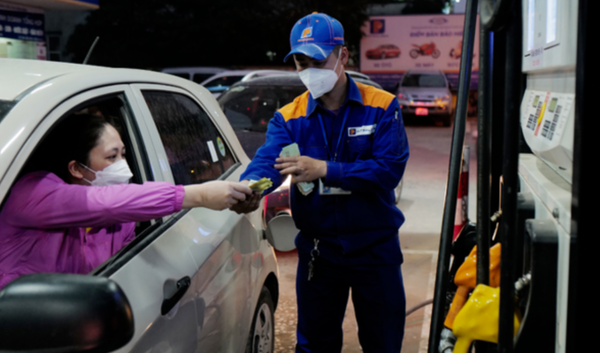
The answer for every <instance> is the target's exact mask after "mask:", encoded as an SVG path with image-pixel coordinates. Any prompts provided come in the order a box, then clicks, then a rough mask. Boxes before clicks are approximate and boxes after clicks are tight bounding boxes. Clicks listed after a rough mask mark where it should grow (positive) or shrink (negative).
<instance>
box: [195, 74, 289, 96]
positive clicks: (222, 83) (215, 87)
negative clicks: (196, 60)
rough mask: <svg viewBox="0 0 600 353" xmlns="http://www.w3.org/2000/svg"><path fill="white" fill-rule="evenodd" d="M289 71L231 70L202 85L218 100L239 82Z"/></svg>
mask: <svg viewBox="0 0 600 353" xmlns="http://www.w3.org/2000/svg"><path fill="white" fill-rule="evenodd" d="M286 73H288V71H283V70H231V71H223V72H220V73H218V74H216V75H214V76H211V77H210V78H208V79H206V80H205V81H203V82H201V83H200V84H201V85H202V86H204V87H206V89H207V90H209V91H210V92H211V93H212V94H213V96H214V97H215V98H216V97H218V96H219V95H220V94H221V93H223V92H225V90H227V89H228V88H229V87H230V86H231V85H233V84H234V83H236V82H239V81H247V80H250V79H253V78H256V77H263V76H275V75H281V74H286Z"/></svg>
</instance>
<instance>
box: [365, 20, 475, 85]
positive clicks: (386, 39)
mask: <svg viewBox="0 0 600 353" xmlns="http://www.w3.org/2000/svg"><path fill="white" fill-rule="evenodd" d="M464 20H465V16H464V15H462V14H457V15H412V16H371V17H370V19H369V21H367V22H365V24H364V26H363V28H362V31H363V33H365V36H363V38H362V39H361V43H360V71H361V72H364V73H366V74H369V75H370V76H371V77H372V78H373V79H375V80H376V81H378V82H380V83H383V85H385V81H386V79H387V80H391V81H394V80H397V79H399V78H401V76H402V74H403V73H405V72H406V71H408V70H441V71H443V72H444V73H445V74H446V76H447V77H448V79H449V80H450V81H454V76H456V79H458V71H459V69H460V56H461V53H462V37H463V27H464ZM478 53H479V20H477V29H476V31H475V41H474V49H473V71H475V72H476V71H478V69H479V59H478ZM475 83H476V81H475Z"/></svg>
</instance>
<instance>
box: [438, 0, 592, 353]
mask: <svg viewBox="0 0 600 353" xmlns="http://www.w3.org/2000/svg"><path fill="white" fill-rule="evenodd" d="M599 3H600V2H598V1H593V0H496V1H492V0H481V1H479V3H478V4H479V11H480V17H481V22H482V23H481V26H480V28H481V31H482V32H481V33H480V38H481V42H480V51H481V56H480V57H481V58H480V60H481V61H480V65H479V68H480V72H479V76H480V81H479V85H480V89H479V108H478V145H477V146H478V148H477V154H478V171H477V173H478V178H477V180H478V186H477V190H478V196H477V201H478V202H477V224H476V225H475V226H476V228H477V249H476V250H475V249H474V250H473V252H472V253H471V255H472V256H473V255H474V254H475V252H476V260H477V273H476V277H477V287H475V286H474V285H473V284H471V283H469V284H468V285H463V288H462V289H461V291H460V293H458V297H460V298H462V299H460V300H457V301H458V302H460V305H462V304H463V303H465V302H466V304H464V307H462V308H461V309H460V310H458V309H459V307H455V308H452V306H451V307H450V310H449V312H450V316H449V317H450V318H452V320H448V319H447V320H446V327H449V326H451V325H453V326H454V333H455V334H456V336H457V337H458V338H459V340H458V341H457V344H456V346H455V347H454V351H455V352H457V351H460V352H466V351H468V349H469V346H470V344H471V341H472V340H482V341H488V342H494V344H492V345H490V344H487V345H486V344H482V345H480V346H476V350H477V352H480V351H483V352H502V353H504V352H538V351H539V352H573V351H575V347H576V346H577V345H579V346H581V343H582V342H585V341H591V337H581V336H580V335H578V333H577V332H578V330H577V324H578V322H577V321H576V319H575V317H576V315H575V308H576V306H580V305H582V303H581V302H580V301H579V299H580V298H581V293H582V292H581V282H580V281H581V280H580V276H581V275H580V274H578V270H577V269H578V268H579V269H581V268H582V267H581V266H580V265H579V263H580V261H581V260H580V259H581V258H580V257H578V253H579V251H580V249H581V247H582V245H583V244H584V243H586V242H587V239H589V232H590V229H594V228H595V227H596V226H595V224H594V222H593V221H592V219H593V216H592V217H590V215H593V214H597V212H596V210H597V209H598V207H597V206H596V203H597V200H598V191H597V187H595V186H594V183H593V182H592V179H591V178H590V177H589V175H588V174H587V173H590V171H591V170H594V169H593V168H591V167H590V165H593V164H594V163H595V161H594V160H593V159H586V157H585V156H587V158H590V157H592V156H593V153H592V152H591V151H594V150H595V151H597V146H596V145H595V144H594V142H595V141H594V139H595V137H594V133H595V132H597V131H598V130H597V129H596V128H597V125H598V123H597V122H595V121H597V120H598V119H597V117H596V116H597V112H595V110H597V108H596V107H594V105H596V106H597V104H594V102H593V100H594V94H593V93H592V91H597V89H594V86H595V85H594V82H595V83H596V85H597V84H598V82H600V81H599V76H598V72H599V70H598V68H597V66H598V64H597V63H594V61H593V60H592V59H591V58H592V56H591V50H592V48H593V47H594V46H595V45H597V44H595V43H594V42H593V39H592V38H593V36H592V35H590V33H594V31H593V29H592V28H593V23H592V21H593V20H592V18H593V16H595V14H597V13H600V12H597V11H599V9H598V7H599ZM476 4H477V2H475V1H469V0H468V1H467V5H466V8H467V10H466V11H467V12H470V11H475V8H474V6H476ZM466 21H469V16H468V15H467V16H466ZM469 28H473V26H472V24H470V23H465V37H466V38H467V37H470V36H472V34H471V33H468V29H469ZM590 31H591V32H590ZM465 44H469V43H468V42H466V41H464V42H463V47H465V48H467V51H468V46H467V45H465ZM467 55H469V54H467ZM463 60H464V57H463ZM462 69H463V67H462V66H461V70H462ZM461 76H462V73H461ZM459 84H460V83H459ZM460 94H461V90H460V87H459V97H458V99H457V102H459V103H460V102H461V101H463V100H464V97H461V96H460ZM460 111H461V108H460V107H458V108H457V116H456V124H457V125H458V126H459V127H460V126H461V125H460V124H461V119H464V117H463V116H460V115H459V114H458V112H460ZM455 130H456V127H455ZM456 137H457V134H455V135H454V138H456ZM453 147H454V142H453ZM452 167H453V163H452V161H451V163H450V168H451V169H452ZM586 171H587V173H586ZM454 174H456V172H452V170H451V171H450V172H449V179H450V177H451V176H452V175H454ZM454 184H455V182H453V181H451V180H449V182H448V194H451V195H453V194H452V192H451V190H450V188H451V187H453V186H454ZM490 195H501V196H500V197H499V200H495V199H494V197H492V196H490ZM447 205H448V204H447ZM446 208H448V207H446ZM453 211H454V210H452V209H445V211H444V212H445V216H444V220H443V221H444V224H443V226H442V234H441V240H440V252H439V254H440V255H439V258H438V273H437V278H436V293H435V298H434V308H433V313H432V322H431V331H430V340H429V348H428V349H429V352H430V353H434V352H439V349H442V347H447V346H448V345H447V344H441V345H438V344H437V343H438V342H439V340H440V336H443V335H441V334H440V333H441V332H442V328H443V324H444V323H443V318H444V314H445V313H442V311H443V310H444V307H443V305H442V301H443V300H442V299H441V298H442V296H443V297H444V298H447V297H448V293H446V291H447V288H448V286H447V284H446V282H447V278H448V274H447V273H446V272H447V271H448V267H447V263H449V256H448V254H449V251H450V250H449V247H450V245H449V244H450V241H449V240H448V239H446V238H448V236H447V234H446V232H444V229H446V228H447V227H448V226H447V225H446V224H445V223H446V218H448V217H446V212H449V213H451V212H453ZM596 218H597V216H596ZM588 227H589V228H588ZM591 227H594V228H591ZM495 233H497V239H496V240H495V241H492V234H495ZM492 242H498V243H500V244H501V248H502V254H501V258H500V265H499V274H500V286H499V288H497V289H492V288H491V287H488V285H490V267H493V266H490V261H491V262H492V263H494V262H496V263H497V259H496V260H493V259H490V255H489V254H490V247H491V243H492ZM588 244H589V243H588ZM454 261H465V264H468V263H469V261H472V259H470V260H469V259H467V260H465V259H454ZM469 266H471V267H473V265H472V264H470V265H469ZM495 275H496V276H497V275H498V274H495ZM496 278H497V277H496ZM492 282H494V281H492ZM492 286H493V284H492ZM472 288H477V289H475V290H474V291H472V292H470V294H467V292H468V291H470V290H471V289H472ZM457 292H458V291H457ZM467 298H468V299H467ZM482 303H487V304H489V305H487V306H485V305H483V306H482V305H480V304H482ZM453 305H456V303H454V304H453ZM454 317H456V319H455V320H454V319H453V318H454ZM444 332H445V333H447V329H446V331H444ZM446 337H447V335H446ZM459 343H460V344H459ZM445 349H447V348H445ZM444 352H446V351H444Z"/></svg>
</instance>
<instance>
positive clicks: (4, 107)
mask: <svg viewBox="0 0 600 353" xmlns="http://www.w3.org/2000/svg"><path fill="white" fill-rule="evenodd" d="M14 106H15V102H13V101H5V100H0V121H2V119H4V116H6V114H8V112H9V111H10V110H11V109H12V107H14Z"/></svg>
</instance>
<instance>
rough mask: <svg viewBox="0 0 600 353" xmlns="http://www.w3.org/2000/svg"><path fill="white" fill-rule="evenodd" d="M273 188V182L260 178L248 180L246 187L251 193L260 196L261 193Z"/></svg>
mask: <svg viewBox="0 0 600 353" xmlns="http://www.w3.org/2000/svg"><path fill="white" fill-rule="evenodd" d="M271 186H273V182H272V181H271V179H269V178H262V179H260V180H250V182H249V183H248V187H249V188H250V189H252V191H254V192H257V193H259V194H262V192H263V191H265V190H267V189H268V188H270V187H271Z"/></svg>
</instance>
